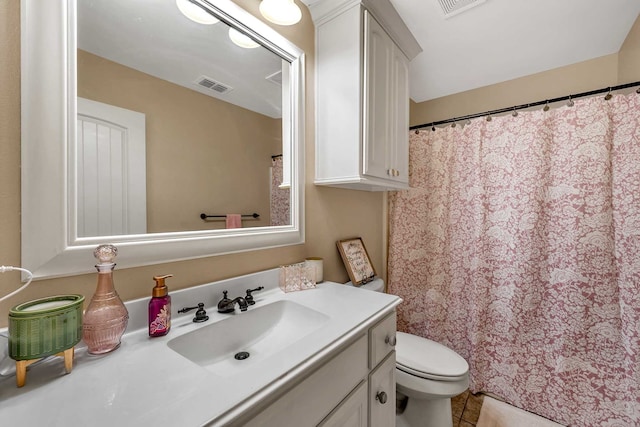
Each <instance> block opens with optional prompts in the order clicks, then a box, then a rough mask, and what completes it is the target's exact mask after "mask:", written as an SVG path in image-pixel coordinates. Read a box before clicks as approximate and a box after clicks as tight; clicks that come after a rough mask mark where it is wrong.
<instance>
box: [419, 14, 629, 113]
mask: <svg viewBox="0 0 640 427" xmlns="http://www.w3.org/2000/svg"><path fill="white" fill-rule="evenodd" d="M638 80H640V17H638V18H637V19H636V22H635V24H634V26H633V28H632V29H631V31H630V32H629V34H628V35H627V37H626V40H625V42H624V43H623V45H622V48H621V49H620V51H619V52H618V53H614V54H611V55H607V56H603V57H600V58H595V59H592V60H590V61H584V62H580V63H577V64H573V65H568V66H566V67H561V68H556V69H553V70H549V71H545V72H542V73H537V74H532V75H530V76H526V77H522V78H518V79H514V80H509V81H506V82H502V83H497V84H494V85H490V86H485V87H481V88H478V89H473V90H469V91H465V92H461V93H457V94H454V95H450V96H445V97H442V98H437V99H433V100H429V101H425V102H420V103H415V102H413V101H411V109H410V119H409V121H410V125H411V126H417V125H422V124H428V123H429V122H435V121H438V120H446V119H450V118H455V117H460V116H465V115H467V114H475V113H481V112H484V111H490V110H496V109H501V108H507V107H510V106H512V105H522V104H526V103H528V102H537V101H542V100H545V99H551V98H556V97H561V96H566V95H570V94H572V93H580V92H587V91H590V90H594V89H600V88H603V87H608V86H615V85H617V84H623V83H630V82H634V81H638Z"/></svg>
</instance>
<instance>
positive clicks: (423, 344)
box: [348, 279, 469, 427]
mask: <svg viewBox="0 0 640 427" xmlns="http://www.w3.org/2000/svg"><path fill="white" fill-rule="evenodd" d="M348 284H349V285H351V282H349V283H348ZM360 289H367V290H370V291H375V292H384V281H383V280H382V279H375V280H373V281H372V282H371V283H367V284H365V285H362V286H360ZM396 338H397V340H396V347H395V349H396V388H397V396H396V399H397V400H398V401H401V402H402V405H401V406H404V403H405V401H406V406H405V407H404V410H403V411H402V412H401V413H400V412H398V414H397V416H396V426H397V427H452V425H453V422H452V417H451V398H452V397H453V396H457V395H458V394H460V393H462V392H464V391H465V390H466V389H467V388H468V387H469V364H468V363H467V361H466V360H464V359H463V358H462V357H461V356H460V355H459V354H458V353H456V352H455V351H453V350H451V349H450V348H448V347H446V346H444V345H442V344H439V343H437V342H435V341H431V340H428V339H426V338H422V337H419V336H416V335H411V334H406V333H404V332H397V335H396Z"/></svg>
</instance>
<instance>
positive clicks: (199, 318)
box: [178, 302, 209, 323]
mask: <svg viewBox="0 0 640 427" xmlns="http://www.w3.org/2000/svg"><path fill="white" fill-rule="evenodd" d="M196 308H197V309H198V310H197V311H196V316H195V317H194V318H193V321H194V322H195V323H200V322H206V321H207V320H209V316H207V312H206V311H205V310H204V304H203V303H201V302H199V303H198V306H197V307H185V308H181V309H180V310H178V313H186V312H188V311H191V310H195V309H196Z"/></svg>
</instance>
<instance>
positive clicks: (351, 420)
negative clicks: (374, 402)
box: [318, 381, 367, 427]
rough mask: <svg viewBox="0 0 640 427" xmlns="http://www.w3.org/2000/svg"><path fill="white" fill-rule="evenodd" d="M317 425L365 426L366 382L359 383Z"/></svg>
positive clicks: (327, 426) (338, 426) (331, 426)
mask: <svg viewBox="0 0 640 427" xmlns="http://www.w3.org/2000/svg"><path fill="white" fill-rule="evenodd" d="M318 426H319V427H367V382H366V381H363V382H362V383H360V385H359V386H358V387H357V388H356V389H355V390H354V391H353V392H352V393H351V394H350V395H349V396H348V397H347V398H346V399H345V400H344V401H343V402H342V403H341V404H340V406H338V407H337V408H336V409H335V410H334V411H333V412H332V413H331V414H329V416H327V418H325V419H324V420H323V421H322V422H321V423H320V424H318Z"/></svg>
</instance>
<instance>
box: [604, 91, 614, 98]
mask: <svg viewBox="0 0 640 427" xmlns="http://www.w3.org/2000/svg"><path fill="white" fill-rule="evenodd" d="M611 98H613V95H611V88H609V93H608V94H607V95H606V96H605V97H604V100H605V101H608V100H610V99H611Z"/></svg>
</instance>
